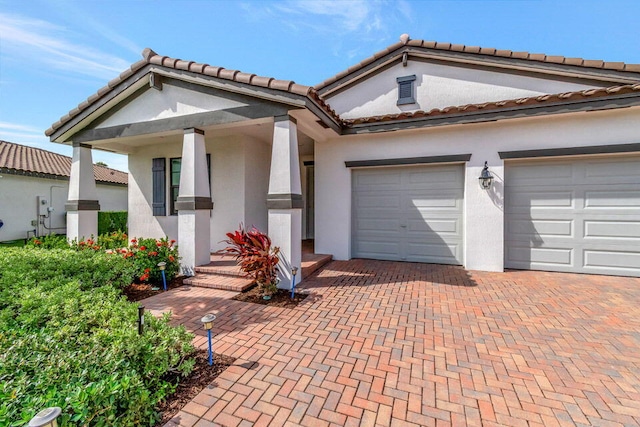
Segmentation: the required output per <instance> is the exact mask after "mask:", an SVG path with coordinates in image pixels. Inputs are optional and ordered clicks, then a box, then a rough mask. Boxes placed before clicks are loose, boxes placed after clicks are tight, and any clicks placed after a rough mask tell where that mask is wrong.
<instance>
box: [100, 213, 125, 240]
mask: <svg viewBox="0 0 640 427" xmlns="http://www.w3.org/2000/svg"><path fill="white" fill-rule="evenodd" d="M127 218H128V213H127V211H112V212H102V211H99V212H98V235H101V234H109V233H113V232H114V231H120V232H123V233H126V232H127Z"/></svg>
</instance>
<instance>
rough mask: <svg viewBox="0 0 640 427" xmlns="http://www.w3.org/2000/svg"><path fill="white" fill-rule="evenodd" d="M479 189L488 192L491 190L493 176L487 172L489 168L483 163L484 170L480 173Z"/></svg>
mask: <svg viewBox="0 0 640 427" xmlns="http://www.w3.org/2000/svg"><path fill="white" fill-rule="evenodd" d="M478 179H479V180H480V187H482V189H483V190H488V189H489V188H491V184H492V183H493V175H491V172H489V166H487V162H484V168H483V169H482V173H480V177H479V178H478Z"/></svg>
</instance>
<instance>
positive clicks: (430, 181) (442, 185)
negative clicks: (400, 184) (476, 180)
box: [405, 168, 460, 190]
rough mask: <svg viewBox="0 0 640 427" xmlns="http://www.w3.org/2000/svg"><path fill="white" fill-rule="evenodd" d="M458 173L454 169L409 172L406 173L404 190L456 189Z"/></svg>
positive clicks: (458, 181)
mask: <svg viewBox="0 0 640 427" xmlns="http://www.w3.org/2000/svg"><path fill="white" fill-rule="evenodd" d="M458 175H459V172H458V171H457V170H455V169H451V168H446V169H441V170H436V171H433V170H431V171H429V170H423V171H417V170H416V171H411V172H408V173H407V175H406V176H407V179H406V183H405V184H406V185H405V188H407V189H412V188H419V189H422V190H427V189H430V188H433V189H440V190H442V189H448V190H451V189H458V188H459V186H458V184H459V183H460V179H459V177H458Z"/></svg>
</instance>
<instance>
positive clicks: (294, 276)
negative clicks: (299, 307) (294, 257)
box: [291, 267, 298, 299]
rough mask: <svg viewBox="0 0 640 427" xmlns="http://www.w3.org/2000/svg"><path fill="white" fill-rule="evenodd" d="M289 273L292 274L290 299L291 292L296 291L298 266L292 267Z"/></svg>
mask: <svg viewBox="0 0 640 427" xmlns="http://www.w3.org/2000/svg"><path fill="white" fill-rule="evenodd" d="M291 274H293V280H292V281H291V299H293V294H294V292H295V291H296V274H298V267H293V268H292V269H291Z"/></svg>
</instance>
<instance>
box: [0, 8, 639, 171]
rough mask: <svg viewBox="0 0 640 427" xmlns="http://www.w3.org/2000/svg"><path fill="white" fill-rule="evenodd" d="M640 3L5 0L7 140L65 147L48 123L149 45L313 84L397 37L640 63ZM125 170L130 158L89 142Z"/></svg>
mask: <svg viewBox="0 0 640 427" xmlns="http://www.w3.org/2000/svg"><path fill="white" fill-rule="evenodd" d="M638 16H640V1H637V0H626V1H616V0H606V1H605V0H598V1H595V0H594V1H591V0H575V1H562V0H550V1H545V0H538V1H518V0H502V1H481V0H467V1H429V0H423V1H408V0H407V1H375V0H373V1H366V0H353V1H347V0H343V1H328V0H311V1H303V0H297V1H296V0H291V1H249V0H247V1H233V2H231V1H229V2H225V1H205V0H198V1H195V0H180V1H162V0H156V1H144V0H137V1H125V0H110V1H106V0H105V1H100V0H93V1H64V0H55V1H37V0H30V1H24V0H22V1H20V0H11V1H7V0H0V139H3V140H7V141H12V142H16V143H20V144H25V145H32V146H35V147H39V148H44V149H47V150H51V151H56V152H59V153H62V154H66V155H70V154H71V149H70V147H67V146H61V145H58V144H53V143H50V142H48V138H46V137H45V136H44V131H45V129H47V128H48V127H49V126H50V125H51V124H52V123H53V122H55V121H57V120H58V119H59V118H60V117H61V116H63V115H64V114H66V113H67V112H68V111H69V110H71V109H73V108H75V107H76V106H77V105H78V104H79V103H80V102H82V101H84V100H85V99H86V98H87V97H88V96H90V95H91V94H93V93H94V92H96V91H97V90H98V89H99V88H100V87H102V86H104V85H105V84H106V83H107V82H108V81H109V80H111V79H112V78H114V77H116V76H117V75H118V74H119V73H120V72H121V71H122V70H124V69H125V68H127V67H128V66H129V65H130V64H131V63H133V62H135V61H137V60H139V59H140V58H141V56H140V53H141V52H142V49H144V48H145V47H150V48H152V49H154V50H155V51H156V52H158V53H159V54H162V55H167V56H172V57H178V58H183V59H188V60H194V61H198V62H205V63H208V64H211V65H217V66H222V67H225V68H232V69H239V70H242V71H246V72H251V73H255V74H258V75H263V76H271V77H276V78H281V79H290V80H295V81H296V82H298V83H302V84H307V85H313V84H316V83H319V82H321V81H322V80H324V79H326V78H328V77H331V76H333V75H334V74H337V73H338V72H340V71H342V70H343V69H346V68H348V67H349V66H351V65H353V64H355V63H357V62H359V61H360V60H362V59H364V58H366V57H368V56H370V55H372V54H373V53H375V52H377V51H379V50H382V49H384V48H385V47H387V46H389V45H391V44H393V43H395V42H396V41H398V37H399V36H400V34H402V33H408V34H410V36H411V38H413V39H425V40H436V41H443V42H451V43H459V44H466V45H474V46H483V47H494V48H500V49H510V50H515V51H529V52H534V53H546V54H548V55H564V56H570V57H582V58H586V59H603V60H607V61H622V62H627V63H640V30H639V29H638V28H639V27H638V22H637V17H638ZM94 161H104V162H106V163H107V164H109V166H111V167H115V168H117V169H121V170H126V168H127V167H126V157H124V156H118V155H113V154H108V153H102V152H99V151H94Z"/></svg>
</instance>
